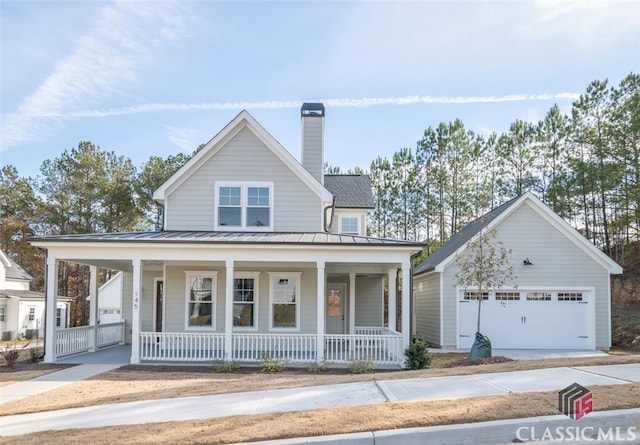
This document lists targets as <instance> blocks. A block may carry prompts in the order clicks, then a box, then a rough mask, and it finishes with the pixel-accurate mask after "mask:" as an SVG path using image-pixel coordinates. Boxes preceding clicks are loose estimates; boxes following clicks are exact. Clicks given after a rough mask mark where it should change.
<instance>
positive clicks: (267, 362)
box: [260, 352, 289, 374]
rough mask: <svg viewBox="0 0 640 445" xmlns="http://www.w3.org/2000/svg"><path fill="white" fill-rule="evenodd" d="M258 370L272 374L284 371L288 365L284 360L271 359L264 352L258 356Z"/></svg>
mask: <svg viewBox="0 0 640 445" xmlns="http://www.w3.org/2000/svg"><path fill="white" fill-rule="evenodd" d="M260 361H261V363H260V369H262V372H267V373H269V374H273V373H276V372H282V371H284V368H285V366H287V363H289V360H287V359H286V358H272V357H270V356H269V354H267V353H266V352H263V353H261V354H260Z"/></svg>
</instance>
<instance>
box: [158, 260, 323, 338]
mask: <svg viewBox="0 0 640 445" xmlns="http://www.w3.org/2000/svg"><path fill="white" fill-rule="evenodd" d="M186 270H189V271H198V270H201V271H202V272H203V273H207V272H215V271H217V272H218V276H217V280H216V281H217V283H216V289H217V293H216V304H215V309H214V310H215V318H216V329H215V330H211V329H202V331H203V332H220V333H221V332H224V311H225V288H226V285H225V281H226V270H225V268H224V267H223V266H221V265H219V264H212V265H211V267H206V266H198V267H183V266H170V267H167V269H166V281H165V284H164V286H165V331H166V332H184V331H185V330H186V329H185V311H186V296H185V292H186V290H185V279H186V274H185V271H186ZM234 272H238V273H239V272H259V276H258V307H257V309H258V316H257V319H258V330H257V332H258V333H269V332H290V331H276V330H274V331H270V330H269V325H270V323H269V322H270V320H269V304H270V303H269V286H270V280H269V272H272V273H277V272H283V273H287V272H296V273H297V272H302V275H301V277H300V279H301V284H300V290H301V296H300V305H301V306H300V321H299V327H300V330H299V332H300V333H303V334H311V333H315V332H316V321H317V320H316V308H317V300H316V289H317V285H316V282H317V279H316V269H311V268H303V269H295V270H294V269H292V268H284V269H283V268H278V267H273V268H261V269H260V270H256V269H255V268H251V269H247V268H242V267H237V268H235V269H234ZM148 318H149V323H152V322H153V314H152V313H150V314H149V315H148ZM193 330H196V331H198V329H189V331H193ZM238 332H246V331H238ZM296 332H298V331H296Z"/></svg>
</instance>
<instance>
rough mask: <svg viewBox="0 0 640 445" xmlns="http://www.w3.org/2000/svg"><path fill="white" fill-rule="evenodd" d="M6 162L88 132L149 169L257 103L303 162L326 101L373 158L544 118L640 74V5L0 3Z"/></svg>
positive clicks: (329, 138)
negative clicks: (445, 133) (316, 111)
mask: <svg viewBox="0 0 640 445" xmlns="http://www.w3.org/2000/svg"><path fill="white" fill-rule="evenodd" d="M0 28H1V41H0V45H1V48H0V49H1V65H2V67H1V75H2V77H1V86H2V89H1V113H2V122H1V133H0V164H1V165H5V164H12V165H14V166H15V167H16V168H17V169H18V172H19V173H20V174H21V175H22V176H35V175H37V174H38V171H39V167H40V165H41V164H42V162H43V161H44V160H45V159H49V158H51V159H52V158H55V157H57V156H59V155H60V154H61V153H62V151H63V150H65V149H71V148H73V147H76V146H77V145H78V142H80V141H83V140H89V141H92V142H93V143H95V144H97V145H99V146H100V147H101V148H102V149H105V150H109V151H115V152H116V153H117V154H120V155H124V156H128V157H130V158H131V159H132V160H133V162H134V164H135V165H136V166H141V165H142V164H143V163H144V162H145V161H146V160H147V159H148V158H149V157H150V156H151V155H158V156H163V157H166V156H168V155H169V154H175V153H178V152H180V151H185V152H189V153H190V152H192V151H193V149H195V148H196V146H197V145H198V144H200V143H204V142H206V141H208V140H209V139H210V138H211V137H213V136H214V135H215V134H216V133H217V132H218V131H219V130H220V129H221V128H222V127H223V126H224V125H225V124H226V123H227V122H229V121H230V120H231V119H232V118H233V117H234V116H235V115H236V114H237V113H238V112H239V111H241V110H242V109H247V110H248V111H249V112H250V113H251V114H253V116H254V117H255V118H256V119H258V121H259V122H261V123H262V125H263V126H264V127H265V128H266V129H267V130H268V131H269V132H270V133H271V134H272V135H273V136H274V137H275V138H276V139H278V140H279V141H280V143H282V144H283V145H284V146H285V147H286V148H287V149H288V150H289V151H290V152H291V153H292V154H293V155H294V156H295V157H297V158H299V156H300V138H301V136H300V117H299V116H300V105H301V103H302V102H304V101H323V102H324V103H325V107H326V110H327V111H326V114H327V117H326V126H325V160H326V161H327V162H329V163H331V164H333V165H339V166H341V167H342V168H343V169H346V168H350V167H353V166H355V165H360V166H363V167H365V168H366V167H368V165H369V164H370V162H371V161H372V160H373V159H374V158H375V157H376V156H378V155H380V156H387V157H390V156H391V155H392V154H393V153H394V152H395V151H396V150H398V149H400V148H402V147H415V144H416V141H418V140H419V139H420V138H421V136H422V134H423V131H424V129H425V128H427V127H429V126H434V127H435V126H437V125H438V123H439V122H442V121H444V122H449V121H452V120H454V119H455V118H458V117H459V118H461V119H462V120H463V122H464V123H465V125H466V126H467V128H469V129H471V130H474V131H476V132H479V133H489V132H491V131H496V132H502V131H505V130H507V129H508V127H509V124H510V123H511V122H513V121H514V120H515V119H516V118H520V119H525V120H529V121H537V120H539V119H542V118H543V117H544V115H545V114H546V112H547V111H548V109H549V108H550V107H551V106H552V105H553V104H554V103H558V105H560V106H561V108H562V109H563V110H564V111H568V110H569V109H570V106H571V102H572V101H573V100H575V99H576V98H577V96H578V95H579V94H581V93H584V91H585V89H586V87H587V85H588V83H589V82H591V81H592V80H595V79H599V80H604V79H609V81H610V82H611V83H612V84H614V85H617V84H618V83H619V82H620V80H621V79H622V78H623V77H624V76H625V75H627V74H628V73H629V72H632V71H633V72H636V73H637V72H638V71H640V70H639V68H640V2H638V1H634V2H632V1H626V2H613V1H608V2H596V1H591V2H589V1H583V2H579V3H570V2H562V1H552V0H546V1H538V2H533V1H531V2H515V1H513V2H507V1H499V2H486V1H469V2H462V1H449V2H444V1H442V2H434V1H425V2H416V1H414V2H366V1H360V2H342V1H334V2H319V1H304V2H270V1H262V2H248V1H242V2H230V1H228V2H227V1H217V2H213V1H211V2H207V1H195V2H190V1H182V2H172V1H155V2H151V1H129V2H125V1H122V2H107V1H86V2H80V1H69V2H63V1H42V2H40V1H7V0H0Z"/></svg>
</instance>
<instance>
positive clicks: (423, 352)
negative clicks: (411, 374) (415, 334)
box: [404, 338, 431, 369]
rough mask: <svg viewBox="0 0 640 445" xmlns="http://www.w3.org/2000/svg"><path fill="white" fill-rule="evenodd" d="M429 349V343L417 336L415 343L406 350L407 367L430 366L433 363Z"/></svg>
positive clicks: (420, 367) (421, 367) (419, 367)
mask: <svg viewBox="0 0 640 445" xmlns="http://www.w3.org/2000/svg"><path fill="white" fill-rule="evenodd" d="M428 350H429V343H427V342H426V341H424V340H421V339H419V338H416V339H415V340H414V341H413V343H411V345H410V346H408V347H407V348H406V349H405V350H404V357H405V361H404V363H405V366H406V367H407V369H423V368H428V367H429V365H430V364H431V356H430V355H429V353H428Z"/></svg>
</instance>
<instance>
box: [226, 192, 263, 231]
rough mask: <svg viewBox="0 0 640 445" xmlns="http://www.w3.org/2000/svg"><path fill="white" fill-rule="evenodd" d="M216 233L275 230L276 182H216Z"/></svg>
mask: <svg viewBox="0 0 640 445" xmlns="http://www.w3.org/2000/svg"><path fill="white" fill-rule="evenodd" d="M215 212H216V214H215V226H216V229H217V230H256V231H265V230H272V229H273V183H270V182H247V183H232V182H217V183H216V210H215Z"/></svg>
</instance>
